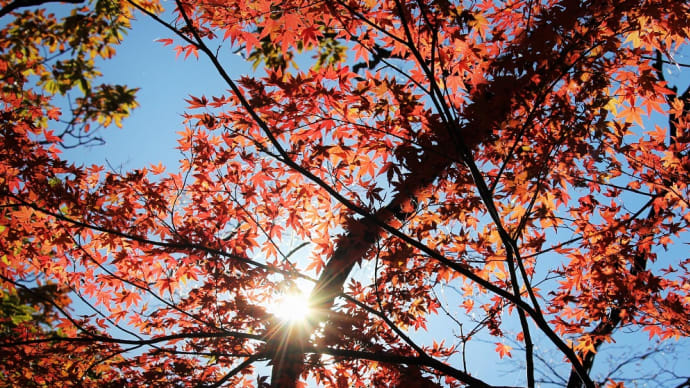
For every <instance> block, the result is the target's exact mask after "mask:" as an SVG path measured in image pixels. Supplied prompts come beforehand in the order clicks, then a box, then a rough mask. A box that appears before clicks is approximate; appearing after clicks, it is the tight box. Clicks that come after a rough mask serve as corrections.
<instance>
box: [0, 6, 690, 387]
mask: <svg viewBox="0 0 690 388" xmlns="http://www.w3.org/2000/svg"><path fill="white" fill-rule="evenodd" d="M37 3H38V4H34V3H32V4H24V3H23V2H22V1H21V0H15V1H14V2H10V1H0V6H2V7H3V8H2V10H3V11H2V12H0V15H2V17H3V22H5V21H7V24H5V25H4V27H2V29H1V30H0V70H2V74H3V75H2V85H1V86H2V88H1V89H0V98H1V101H2V105H0V108H1V111H0V114H1V115H2V120H1V121H0V134H1V136H0V142H1V143H2V148H1V149H2V151H1V152H2V153H1V154H0V156H1V157H0V201H1V202H0V254H1V255H2V257H1V260H0V283H1V284H2V289H3V290H6V291H3V292H6V295H9V296H12V295H16V293H17V292H18V291H19V290H25V289H32V286H33V285H36V284H57V285H59V287H60V290H62V291H61V292H62V294H50V293H45V294H44V295H42V298H43V300H44V305H46V306H47V305H48V304H49V305H50V306H53V307H54V309H55V311H59V314H56V315H55V316H52V315H51V319H50V322H47V323H46V324H48V325H50V326H54V327H57V328H59V331H57V332H55V333H52V332H49V331H47V330H44V329H41V330H38V329H35V328H34V329H32V330H28V329H27V330H15V332H16V333H15V335H12V336H5V335H3V336H2V337H0V339H1V341H2V342H1V343H0V349H2V351H3V353H6V354H9V356H8V357H9V358H8V359H12V360H14V361H13V362H15V363H17V362H19V360H21V359H22V358H24V357H28V356H27V354H31V357H32V360H34V359H35V360H36V361H35V362H33V363H32V364H30V365H28V366H26V367H25V368H24V369H22V371H23V372H22V374H21V376H20V377H21V378H23V379H25V380H21V381H30V380H32V379H34V381H35V382H36V383H37V384H47V383H48V382H51V381H62V382H63V383H62V384H65V385H67V384H68V382H71V383H74V384H75V385H79V384H82V385H83V384H92V383H93V384H94V385H95V384H100V383H105V384H111V385H126V386H141V385H147V386H149V385H150V386H197V385H203V386H206V385H208V386H221V385H227V386H266V385H268V384H269V382H268V380H267V379H266V378H263V377H260V376H259V377H257V373H259V372H256V369H258V368H256V366H257V365H259V364H261V363H262V362H268V365H269V366H270V368H271V369H272V370H271V378H270V385H271V386H274V387H290V386H301V385H304V382H305V381H306V380H307V379H311V381H315V382H316V383H318V384H322V385H327V386H339V387H340V386H342V387H345V386H359V387H365V386H400V387H403V386H488V384H489V383H491V382H492V381H490V380H491V378H493V376H490V375H489V376H486V373H482V371H478V370H472V369H471V368H468V359H469V358H470V357H468V355H467V354H466V352H465V349H466V347H467V346H473V345H474V344H475V343H478V342H481V341H482V338H490V339H491V340H489V341H484V342H485V343H489V344H494V345H496V346H495V348H494V347H493V345H489V347H490V349H489V350H490V351H491V352H495V353H496V356H497V357H498V358H501V359H502V358H511V357H513V358H517V357H524V358H523V360H524V363H525V366H526V367H525V368H524V370H525V372H524V373H525V374H524V376H525V377H524V378H525V381H526V383H527V385H528V386H534V385H535V383H536V382H537V380H538V379H539V378H540V376H538V375H536V369H537V368H536V367H535V363H536V362H538V360H542V359H543V358H539V357H538V356H537V355H535V352H537V349H536V348H535V343H537V342H546V343H548V344H549V346H550V347H552V348H553V349H556V350H557V351H558V352H559V355H560V358H562V359H564V360H565V362H564V364H563V365H564V367H565V369H564V372H562V373H564V377H562V379H563V381H564V382H566V381H567V384H568V386H570V387H580V386H587V387H593V386H594V385H595V384H599V383H602V384H603V383H607V382H608V383H611V384H618V383H621V382H620V381H614V379H609V381H595V377H594V376H593V375H590V370H591V369H592V366H593V364H594V355H595V354H596V353H597V352H598V351H599V349H600V348H601V347H602V346H604V345H603V344H605V343H607V342H610V341H612V340H613V336H614V334H615V333H616V332H617V331H618V330H619V329H620V328H621V327H634V328H641V329H643V330H645V331H646V332H647V333H648V335H649V337H650V338H652V337H654V338H658V339H660V340H668V339H671V338H681V337H683V338H685V337H688V336H689V335H690V324H689V323H688V322H690V294H689V292H690V287H689V286H688V284H689V281H688V279H689V278H690V274H689V272H688V270H689V264H690V261H689V260H690V258H688V257H687V256H683V254H682V253H679V252H678V251H677V250H673V249H668V248H672V247H673V245H674V244H677V243H678V242H679V241H681V240H682V239H683V238H686V237H687V236H688V233H689V230H688V228H689V223H690V211H689V209H688V204H689V203H690V202H688V201H689V200H690V188H689V187H688V182H690V179H689V175H688V174H690V155H689V154H690V152H689V150H690V147H689V142H690V127H689V125H690V114H689V111H690V109H689V108H688V107H690V89H688V90H686V91H682V90H681V91H679V90H678V88H677V87H676V85H671V84H670V83H669V82H667V81H666V80H665V78H664V69H665V67H668V66H669V65H672V64H674V63H675V62H674V59H673V55H674V53H675V52H677V51H679V50H681V49H682V48H684V47H687V43H688V39H689V36H688V35H689V34H690V18H688V17H687V15H688V14H690V6H689V5H687V4H685V3H684V2H679V1H677V0H648V1H642V0H638V1H633V0H626V1H618V0H617V1H613V0H610V1H608V0H604V1H579V0H543V1H524V0H510V1H501V2H498V1H489V0H486V1H476V2H453V1H448V0H418V1H409V2H403V1H400V0H384V1H345V0H335V1H326V2H314V1H306V0H283V1H280V2H278V1H269V0H266V1H232V2H226V1H222V0H219V1H213V2H184V1H182V0H176V1H175V3H174V4H175V7H174V11H173V12H174V15H175V16H174V18H173V19H172V21H170V22H168V21H166V20H167V18H168V17H169V16H170V14H163V10H162V8H161V7H160V5H159V4H158V3H156V2H154V1H152V2H139V1H136V0H121V1H97V2H95V3H93V4H83V5H82V4H79V5H74V6H72V7H73V8H71V9H72V11H71V13H70V14H69V15H68V16H66V17H63V18H58V17H56V16H55V15H53V14H50V13H48V12H47V11H46V10H45V9H44V8H43V6H41V4H40V2H37ZM37 5H38V6H39V7H38V8H36V7H28V8H27V6H37ZM61 6H67V5H64V4H63V5H61ZM35 8H36V9H35ZM135 13H138V14H139V15H140V16H141V17H148V18H150V20H151V22H156V23H160V24H162V25H164V26H165V27H166V28H168V29H169V30H170V31H171V34H172V36H171V37H170V38H164V39H162V40H161V43H163V44H164V45H171V46H172V47H173V50H174V52H176V53H177V55H181V54H184V55H183V57H185V58H187V57H190V56H194V57H198V58H199V59H200V60H202V59H203V60H207V61H209V62H210V63H211V64H212V65H213V68H214V69H215V70H216V71H217V75H218V77H219V79H220V80H222V82H225V84H226V85H227V93H226V94H225V95H218V96H211V97H206V96H190V97H189V98H188V99H187V102H188V105H189V110H188V112H187V113H186V114H185V116H184V121H183V123H182V125H183V126H184V128H183V129H182V130H181V131H179V132H178V136H179V140H178V149H179V150H180V151H181V152H182V153H183V154H184V155H185V156H184V159H183V160H182V161H181V167H180V170H179V171H172V172H168V171H167V168H166V166H163V165H161V164H159V163H158V162H157V161H153V163H154V164H152V165H151V166H150V167H148V168H144V169H138V170H132V171H122V172H120V171H117V172H116V171H107V170H106V169H105V168H104V167H103V166H97V165H93V166H83V165H78V164H75V163H72V162H70V161H69V160H65V159H63V158H62V157H61V155H60V150H61V148H66V147H73V146H81V145H84V144H86V143H91V142H93V141H96V140H98V139H100V137H99V136H97V135H95V132H96V129H98V128H101V127H103V128H104V127H108V126H109V125H110V124H111V123H115V124H116V125H118V126H120V125H122V120H123V119H124V118H125V117H126V116H128V115H129V113H130V111H131V110H132V109H133V108H134V107H136V101H135V92H136V89H131V88H129V87H126V86H121V85H108V84H103V85H98V86H93V83H94V82H95V81H96V80H97V79H98V78H99V77H100V73H99V72H98V70H97V68H96V67H95V65H94V63H95V62H94V61H95V59H96V58H102V59H105V58H110V57H112V56H113V55H114V54H115V48H114V47H115V46H116V45H117V44H119V43H120V41H121V38H122V37H123V32H124V31H125V30H126V29H127V28H129V27H130V21H131V19H132V18H133V17H134V15H135ZM164 15H165V16H164ZM124 44H126V42H125V43H124ZM220 49H223V50H227V49H231V50H234V51H236V52H237V53H238V54H240V55H241V56H242V57H243V58H245V59H246V60H247V61H250V62H252V63H253V64H254V66H255V72H254V73H252V74H251V75H245V76H242V77H239V76H238V75H237V74H233V73H232V66H230V65H227V64H225V63H223V62H222V61H221V59H220V57H219V56H218V55H217V53H218V52H219V50H220ZM74 96H79V97H74ZM65 101H67V102H68V103H65ZM65 106H69V107H70V108H69V109H67V110H66V109H65V108H64V107H65ZM62 114H65V115H66V116H69V117H68V118H67V119H63V118H62ZM651 114H655V115H660V116H662V117H663V119H662V120H661V121H658V122H656V123H654V124H653V125H651V126H650V120H648V119H646V118H645V116H650V115H651ZM55 128H63V129H61V130H57V131H56V130H55ZM307 248H308V249H307ZM306 251H309V252H308V253H305V252H306ZM299 283H308V284H310V291H309V292H310V296H309V304H310V308H311V313H310V315H309V316H308V317H306V319H305V321H304V322H301V323H299V324H297V323H288V322H285V321H281V320H280V319H278V318H277V317H276V316H274V315H273V314H271V313H270V312H269V311H268V309H267V306H268V305H269V304H270V302H271V301H272V300H273V299H276V298H277V297H278V296H279V295H280V294H281V293H284V292H287V290H293V289H295V288H297V284H299ZM65 293H68V294H69V296H70V297H69V298H65V297H61V296H64V295H66V294H65ZM450 295H452V296H450ZM9 296H8V297H9ZM71 299H76V300H78V301H79V304H80V306H81V307H80V310H82V309H83V310H85V311H87V313H86V314H82V313H76V312H75V311H76V309H75V308H72V309H70V308H69V305H70V300H71ZM46 303H47V304H46ZM15 310H16V309H15ZM15 310H12V311H15ZM17 311H20V310H17ZM16 314H19V313H15V315H16ZM439 322H443V326H442V327H445V328H446V331H447V333H444V334H439V336H438V338H437V339H438V341H433V343H432V344H428V343H425V342H424V341H423V340H422V339H420V338H417V335H416V334H418V333H419V332H421V331H424V330H427V329H429V327H430V326H431V325H438V324H439ZM24 323H25V322H24V321H22V324H24ZM435 327H437V326H435ZM12 330H14V328H13V329H12ZM432 334H434V335H435V334H436V333H435V332H434V333H432ZM646 336H647V334H645V335H643V339H645V338H644V337H646ZM507 341H511V342H507ZM509 343H510V344H509ZM511 344H512V345H511ZM65 354H74V355H75V356H74V357H73V358H72V359H70V362H71V363H72V364H70V365H66V364H64V363H60V362H57V360H59V358H60V357H61V356H64V355H65ZM72 365H74V367H72ZM549 368H551V366H549ZM550 370H552V371H553V370H554V369H550ZM39 374H40V375H41V376H46V375H47V376H49V377H48V378H47V380H46V382H43V381H42V380H41V381H39V380H35V379H37V378H38V377H36V376H39ZM12 376H14V375H12ZM15 377H16V376H15ZM15 377H11V376H10V375H9V374H6V373H4V372H3V374H2V375H0V378H3V379H6V380H7V381H15V380H10V379H13V378H15ZM20 377H16V378H20ZM16 381H20V380H16ZM79 381H80V382H79Z"/></svg>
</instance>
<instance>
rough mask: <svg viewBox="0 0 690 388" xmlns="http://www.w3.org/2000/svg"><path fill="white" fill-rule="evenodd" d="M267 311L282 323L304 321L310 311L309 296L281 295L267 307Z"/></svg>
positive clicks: (295, 293)
mask: <svg viewBox="0 0 690 388" xmlns="http://www.w3.org/2000/svg"><path fill="white" fill-rule="evenodd" d="M268 311H269V312H270V313H271V314H273V315H274V316H276V317H277V318H278V319H280V320H283V321H289V322H301V321H304V320H305V319H307V317H308V316H309V313H310V311H311V309H310V308H309V295H308V294H304V293H301V292H290V293H286V294H283V295H281V296H279V297H278V298H277V299H276V300H275V301H274V302H273V303H271V304H270V305H269V306H268Z"/></svg>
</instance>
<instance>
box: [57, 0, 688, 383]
mask: <svg viewBox="0 0 690 388" xmlns="http://www.w3.org/2000/svg"><path fill="white" fill-rule="evenodd" d="M164 6H167V7H172V4H171V3H170V2H168V3H167V4H166V3H164ZM58 7H59V6H58ZM138 19H139V20H138V21H137V22H135V23H134V26H133V30H131V31H130V32H129V35H128V36H127V37H126V38H125V41H124V44H123V45H121V46H120V47H118V48H117V54H116V56H115V58H114V59H112V60H110V61H105V62H103V63H101V65H100V69H101V71H102V72H103V73H104V75H105V79H104V80H105V81H106V82H110V83H121V84H126V85H127V86H129V87H139V88H141V90H140V91H139V93H138V94H137V101H138V102H139V104H140V107H139V108H137V109H136V110H135V111H134V112H133V114H132V116H131V117H130V118H128V119H126V120H124V121H123V128H122V129H118V128H116V127H114V126H113V127H111V128H108V129H106V130H103V131H102V132H100V135H101V136H102V137H103V138H104V139H105V141H106V144H105V145H104V146H93V147H81V148H77V149H72V150H66V151H65V153H64V156H65V157H66V158H68V159H70V160H73V161H75V162H79V163H84V164H87V165H88V164H107V163H109V164H110V165H111V166H113V167H115V168H118V169H119V168H122V169H123V170H131V169H136V168H141V167H147V166H149V165H150V164H158V163H159V162H162V163H163V164H164V165H166V166H167V168H168V170H169V171H171V172H176V171H177V165H178V160H180V159H181V158H182V155H181V154H180V153H179V151H177V150H176V149H175V147H176V145H177V138H178V136H177V135H176V133H175V132H177V131H180V130H182V129H183V125H182V114H183V113H184V111H185V108H186V106H187V103H186V102H185V101H184V99H185V98H187V97H188V96H189V95H195V96H201V95H206V96H207V97H210V96H214V95H221V94H228V92H227V91H226V89H227V85H225V83H224V81H223V80H222V79H221V78H220V76H218V74H217V73H216V71H215V69H214V68H213V67H212V66H211V64H210V62H209V61H208V60H207V59H206V58H204V57H201V56H200V57H199V59H198V60H197V59H195V58H194V57H193V56H190V57H189V58H188V59H186V60H184V59H183V58H182V56H180V57H179V58H176V57H175V52H174V50H173V49H172V46H168V47H164V46H163V44H162V43H158V42H155V40H156V39H160V38H168V37H171V33H170V32H169V31H168V30H166V29H164V28H163V27H162V26H160V25H158V24H156V23H155V22H153V21H152V20H149V19H148V18H147V17H146V16H144V15H141V14H139V15H138ZM168 19H170V18H168ZM220 57H221V59H222V63H224V65H225V66H226V69H227V70H228V72H229V74H230V75H231V76H232V77H233V78H238V77H239V76H241V75H243V74H249V73H251V66H250V65H249V64H247V63H246V62H245V61H244V60H243V59H242V58H241V57H240V56H239V55H236V54H233V53H232V51H231V49H230V48H229V47H227V46H226V47H224V48H222V49H221V50H220ZM688 58H690V56H688V55H679V56H678V57H677V58H676V59H677V60H678V61H680V62H686V63H687V62H690V60H688ZM669 70H670V73H668V74H667V79H668V80H669V81H670V82H671V84H675V85H678V87H679V88H680V89H681V90H684V88H685V87H687V84H688V77H687V73H686V74H683V73H682V72H681V71H680V69H671V68H669ZM660 124H661V125H665V123H660ZM683 238H684V241H682V242H685V243H687V242H689V241H690V240H689V239H688V238H687V236H683ZM664 255H681V256H685V257H687V256H688V254H687V245H682V244H677V245H676V246H674V247H673V248H672V250H671V252H667V253H664ZM662 263H663V262H662ZM447 296H448V298H449V299H452V298H453V297H454V295H452V294H448V295H447ZM442 322H443V323H442ZM445 322H446V321H445V320H444V321H432V322H431V323H430V331H429V332H428V333H418V334H419V337H418V338H420V339H423V342H424V343H427V344H430V343H431V340H432V339H436V340H437V341H438V340H439V339H443V338H447V339H449V340H452V332H451V329H452V328H451V327H450V326H448V325H447V324H446V323H445ZM517 331H519V328H518V327H516V332H517ZM638 335H641V336H643V337H644V336H645V335H646V334H639V333H638ZM628 337H631V336H630V335H625V334H623V333H621V334H618V335H616V339H617V341H618V344H613V345H605V346H604V347H603V348H602V352H601V354H600V355H599V356H598V357H599V358H609V357H612V358H614V359H617V360H618V361H620V360H622V357H627V356H629V355H631V354H632V353H633V352H636V351H644V350H645V348H646V346H647V344H644V345H642V344H640V343H635V342H633V341H631V340H629V339H628ZM487 340H488V339H487ZM493 342H495V339H492V340H491V341H490V343H477V344H475V345H473V346H472V348H470V349H468V355H469V356H470V357H469V359H468V368H469V370H471V371H475V372H476V371H477V370H479V373H478V374H477V375H478V377H480V378H486V379H487V380H488V381H489V382H491V383H504V384H521V383H522V384H524V376H523V375H524V373H522V371H520V370H515V369H519V363H521V362H522V354H521V353H520V352H514V353H513V361H512V363H511V362H501V363H500V364H497V362H498V356H497V354H496V353H495V352H494V351H493V349H494V347H495V345H493ZM689 344H690V343H689V342H688V341H687V340H683V341H682V342H680V343H678V346H677V348H676V350H675V351H679V352H680V354H679V356H678V357H670V358H667V359H665V360H670V361H664V362H665V365H666V366H668V367H673V368H674V369H675V370H677V371H678V372H679V373H683V372H684V371H690V361H689V360H690V350H689V348H690V347H689V346H688V345H689ZM537 345H538V346H547V345H546V344H537ZM538 351H539V349H537V352H538ZM550 354H551V355H553V356H554V357H555V358H554V359H553V362H554V364H562V362H561V356H559V355H558V354H557V353H556V352H552V353H550ZM458 360H459V359H458ZM547 361H548V358H547ZM599 361H600V362H601V361H603V360H599ZM648 361H649V360H648ZM671 362H675V363H676V364H675V365H672V364H671ZM654 365H655V362H647V363H646V364H645V366H644V367H643V368H644V369H643V370H642V372H645V373H646V372H649V373H652V372H654V368H655V366H654ZM628 368H630V370H631V372H630V373H633V372H632V371H634V370H635V369H637V367H636V366H635V364H631V365H630V366H629V367H628ZM511 370H512V373H509V372H510V371H511ZM265 373H266V372H265V371H264V372H263V374H265ZM504 373H505V374H506V375H503V374H504ZM686 373H687V372H686Z"/></svg>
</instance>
